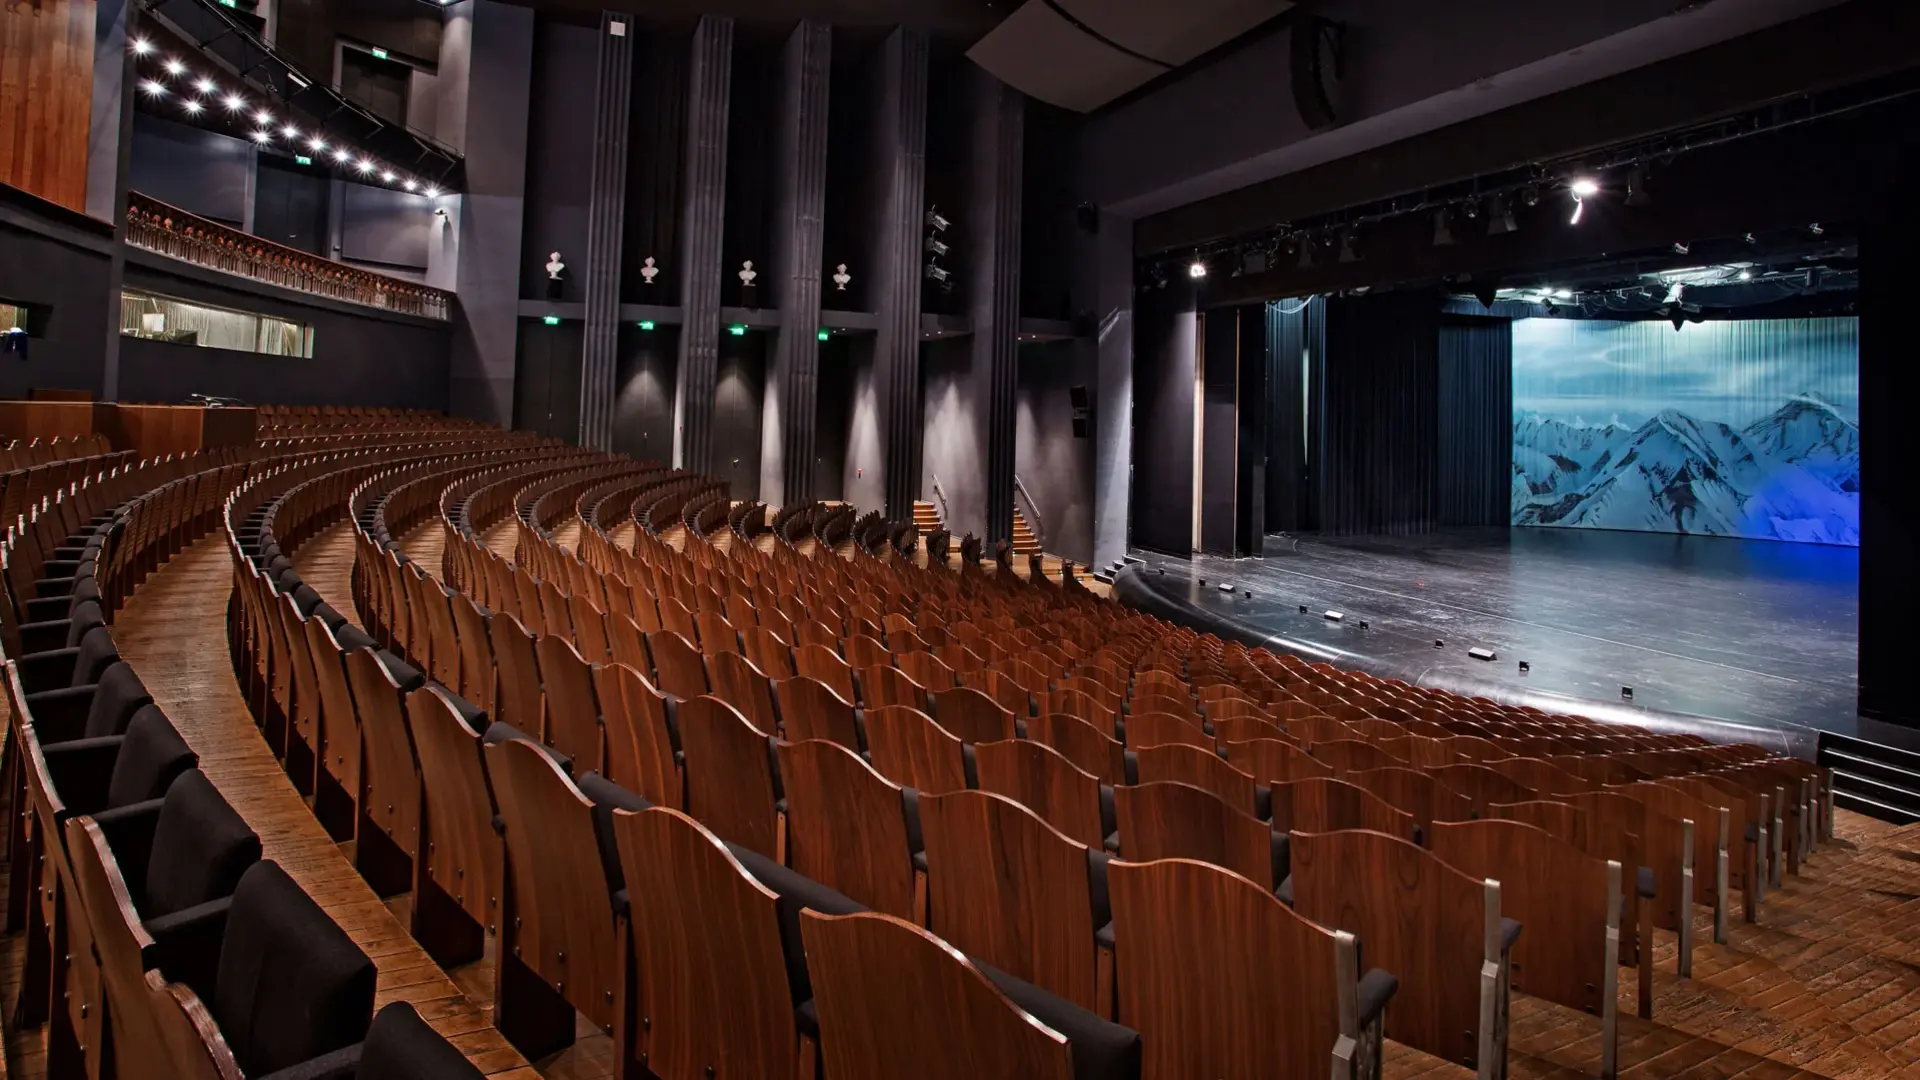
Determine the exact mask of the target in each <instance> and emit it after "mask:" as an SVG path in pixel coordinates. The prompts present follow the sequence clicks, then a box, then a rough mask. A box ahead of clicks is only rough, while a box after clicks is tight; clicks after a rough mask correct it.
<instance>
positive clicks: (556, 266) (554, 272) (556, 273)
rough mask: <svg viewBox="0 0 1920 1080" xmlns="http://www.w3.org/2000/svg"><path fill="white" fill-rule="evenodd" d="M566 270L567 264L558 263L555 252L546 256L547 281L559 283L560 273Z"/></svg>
mask: <svg viewBox="0 0 1920 1080" xmlns="http://www.w3.org/2000/svg"><path fill="white" fill-rule="evenodd" d="M566 268H567V264H566V263H563V262H561V261H560V253H559V252H557V251H556V252H554V253H552V254H551V255H548V256H547V278H548V279H549V280H551V281H559V280H560V274H561V272H562V271H564V270H566Z"/></svg>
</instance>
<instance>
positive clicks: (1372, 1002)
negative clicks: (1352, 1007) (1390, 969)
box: [1355, 968, 1400, 1028]
mask: <svg viewBox="0 0 1920 1080" xmlns="http://www.w3.org/2000/svg"><path fill="white" fill-rule="evenodd" d="M1399 989H1400V980H1399V979H1398V978H1397V977H1395V976H1393V975H1391V974H1389V973H1387V972H1385V971H1381V970H1380V969H1379V968H1369V969H1367V973H1366V974H1365V975H1362V976H1360V987H1359V992H1358V993H1357V994H1356V995H1355V1000H1356V1002H1357V1004H1358V1006H1359V1010H1360V1026H1361V1027H1362V1028H1366V1027H1369V1026H1371V1025H1372V1024H1373V1022H1374V1021H1375V1020H1377V1019H1379V1017H1380V1014H1381V1013H1382V1012H1385V1011H1386V1008H1387V1002H1389V1001H1392V1000H1393V995H1394V993H1395V992H1397V991H1398V990H1399Z"/></svg>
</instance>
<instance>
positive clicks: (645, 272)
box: [640, 255, 660, 285]
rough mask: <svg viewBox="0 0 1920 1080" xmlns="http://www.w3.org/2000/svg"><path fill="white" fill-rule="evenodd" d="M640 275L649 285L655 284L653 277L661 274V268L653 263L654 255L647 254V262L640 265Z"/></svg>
mask: <svg viewBox="0 0 1920 1080" xmlns="http://www.w3.org/2000/svg"><path fill="white" fill-rule="evenodd" d="M640 276H641V278H643V279H644V280H645V282H646V284H648V285H651V284H653V279H654V278H657V277H659V276H660V268H659V267H657V266H655V265H653V256H651V255H649V256H647V258H646V262H645V264H644V265H642V266H641V267H640Z"/></svg>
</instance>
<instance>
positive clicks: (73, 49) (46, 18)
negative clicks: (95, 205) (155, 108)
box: [0, 0, 94, 212]
mask: <svg viewBox="0 0 1920 1080" xmlns="http://www.w3.org/2000/svg"><path fill="white" fill-rule="evenodd" d="M93 25H94V3H93V0H18V2H9V3H7V4H5V5H4V6H0V183H5V184H9V185H11V186H13V187H17V188H20V189H21V190H23V191H28V192H31V193H32V194H35V195H38V196H40V197H41V198H43V199H47V200H49V201H51V202H56V203H59V204H60V205H62V206H65V207H68V208H69V209H72V210H79V211H83V212H84V211H85V210H86V206H87V132H88V128H89V126H90V125H91V124H92V121H93Z"/></svg>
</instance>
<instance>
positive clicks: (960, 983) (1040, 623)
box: [76, 419, 1832, 1080]
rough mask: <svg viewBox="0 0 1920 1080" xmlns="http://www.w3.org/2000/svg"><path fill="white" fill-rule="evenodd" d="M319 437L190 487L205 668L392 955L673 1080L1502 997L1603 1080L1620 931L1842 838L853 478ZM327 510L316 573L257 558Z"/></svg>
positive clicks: (1105, 1055) (1141, 1037)
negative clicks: (979, 532) (971, 539)
mask: <svg viewBox="0 0 1920 1080" xmlns="http://www.w3.org/2000/svg"><path fill="white" fill-rule="evenodd" d="M352 422H353V421H352V420H351V419H346V420H343V421H341V422H340V424H338V425H336V428H334V429H330V430H329V432H328V433H327V434H326V435H324V436H317V438H319V439H321V440H322V441H319V442H316V443H315V444H314V445H315V446H317V447H323V448H324V450H323V451H322V452H319V453H308V454H306V455H304V456H298V457H284V458H276V459H275V463H274V464H273V465H272V466H269V467H261V466H260V465H259V464H258V463H252V464H250V465H249V466H248V467H247V468H246V469H245V470H244V471H242V472H241V473H238V474H231V473H230V474H228V475H227V476H225V477H224V478H222V479H220V480H219V481H217V482H219V483H225V484H226V485H227V489H228V490H229V491H230V492H231V495H230V496H229V497H228V498H227V500H226V503H225V505H224V511H225V525H226V530H227V540H228V547H229V549H230V551H231V553H232V557H233V566H234V582H235V592H234V601H233V604H232V605H231V614H232V619H231V627H230V629H231V637H230V641H231V645H232V648H233V657H234V666H235V671H236V674H237V676H238V677H239V679H240V682H241V685H242V687H243V689H244V690H245V691H246V693H247V697H248V700H249V702H250V704H251V706H252V708H253V711H254V713H255V716H256V718H257V719H258V720H259V722H260V723H261V725H262V729H263V733H264V736H265V738H266V740H267V742H268V744H269V745H271V746H273V747H274V748H275V750H276V752H278V753H279V754H280V755H281V757H282V759H283V761H284V763H285V767H286V768H287V770H288V772H289V774H290V775H291V776H292V777H293V778H294V781H295V784H296V786H297V787H299V788H300V789H301V790H302V791H303V792H307V793H310V794H312V796H313V806H314V811H315V813H316V814H317V815H318V816H319V817H320V819H321V820H322V821H323V822H324V823H326V824H327V825H328V827H329V828H330V829H331V830H332V831H333V832H334V835H335V836H336V837H337V838H339V839H342V840H346V839H352V840H354V841H355V844H354V851H355V857H356V861H357V863H358V865H359V868H360V870H361V872H362V874H363V875H365V876H366V877H367V879H368V880H369V881H370V882H371V883H373V884H374V885H375V887H376V889H378V890H379V891H381V892H383V893H389V894H393V893H409V894H411V901H412V903H411V912H412V926H411V929H412V932H413V933H414V935H415V937H416V938H418V939H419V940H420V942H421V943H422V944H423V945H424V946H425V947H426V948H427V950H428V952H429V953H430V954H431V955H432V956H433V957H434V958H435V959H436V960H437V961H439V962H440V963H441V964H442V965H447V966H451V965H454V964H460V963H465V962H470V961H475V960H479V959H480V958H482V957H483V956H485V955H486V954H487V953H488V952H489V950H488V948H487V942H488V938H489V937H490V936H492V937H496V938H497V947H496V948H494V949H493V950H491V952H492V953H493V955H494V959H493V961H492V963H493V965H494V980H495V984H494V994H495V998H494V1007H495V1013H494V1019H495V1022H496V1026H498V1027H499V1029H500V1030H501V1032H502V1033H503V1034H505V1035H506V1036H507V1037H508V1038H509V1039H510V1040H511V1041H512V1042H513V1043H514V1044H515V1045H516V1046H517V1047H518V1048H520V1049H521V1050H522V1051H523V1052H525V1053H526V1054H527V1055H528V1056H529V1057H539V1056H541V1055H543V1054H545V1053H547V1052H550V1051H552V1050H555V1049H557V1048H559V1047H561V1046H564V1045H566V1044H567V1043H569V1042H571V1041H572V1039H573V1037H574V1017H575V1014H576V1013H578V1014H580V1015H584V1016H586V1017H587V1018H588V1019H589V1020H591V1021H592V1022H593V1023H594V1024H595V1025H597V1026H598V1027H600V1028H601V1029H602V1030H605V1031H606V1032H608V1033H609V1034H610V1035H612V1036H613V1038H614V1040H615V1044H616V1045H615V1054H616V1060H617V1061H618V1062H620V1063H621V1065H620V1067H621V1068H623V1069H625V1068H635V1069H638V1068H644V1069H646V1070H650V1071H651V1072H652V1073H653V1074H655V1075H659V1076H662V1077H673V1078H678V1077H687V1078H689V1080H691V1078H693V1077H701V1076H713V1075H722V1074H726V1075H731V1074H734V1073H740V1074H742V1075H752V1076H817V1075H819V1074H820V1073H821V1072H824V1073H825V1074H826V1075H828V1076H830V1077H835V1078H836V1080H837V1078H840V1077H869V1076H872V1077H879V1076H889V1077H893V1076H898V1075H900V1074H902V1073H904V1072H908V1071H921V1072H925V1073H928V1074H930V1075H934V1076H947V1075H968V1076H976V1075H1009V1076H1011V1075H1021V1076H1027V1075H1046V1076H1076V1077H1134V1076H1154V1077H1159V1076H1176V1075H1177V1076H1187V1075H1250V1074H1252V1073H1255V1072H1257V1073H1258V1074H1260V1075H1269V1074H1271V1073H1273V1072H1276V1071H1278V1072H1281V1073H1282V1074H1288V1075H1291V1074H1293V1073H1296V1072H1302V1071H1305V1070H1308V1069H1314V1070H1322V1069H1326V1068H1328V1067H1329V1064H1330V1063H1331V1067H1332V1068H1333V1070H1334V1072H1335V1074H1336V1075H1346V1076H1361V1075H1377V1074H1378V1072H1379V1069H1380V1063H1381V1060H1382V1052H1383V1043H1382V1039H1383V1037H1384V1038H1391V1039H1393V1040H1395V1041H1397V1042H1401V1043H1405V1044H1407V1045H1409V1046H1412V1047H1414V1048H1416V1049H1420V1050H1424V1051H1427V1052H1429V1053H1432V1054H1435V1055H1437V1056H1440V1057H1442V1058H1445V1059H1447V1060H1450V1061H1454V1062H1458V1063H1462V1064H1466V1065H1469V1066H1472V1067H1474V1068H1476V1069H1477V1070H1478V1071H1479V1072H1480V1073H1481V1074H1482V1075H1486V1076H1494V1075H1501V1074H1503V1073H1504V1070H1505V1061H1506V1053H1507V1052H1506V1046H1505V1041H1506V1030H1507V1017H1508V1011H1509V991H1510V989H1519V990H1521V991H1522V992H1523V993H1526V994H1528V995H1530V996H1533V997H1536V998H1539V999H1542V1000H1545V1001H1551V1002H1555V1003H1558V1004H1561V1005H1565V1006H1569V1007H1571V1008H1574V1009H1578V1010H1582V1011H1585V1012H1589V1013H1592V1014H1594V1015H1596V1016H1598V1017H1599V1018H1600V1020H1599V1023H1600V1024H1601V1031H1600V1033H1599V1035H1600V1037H1599V1038H1598V1040H1597V1043H1598V1045H1599V1048H1600V1049H1599V1051H1598V1054H1597V1059H1596V1060H1595V1061H1594V1062H1593V1065H1594V1067H1595V1068H1596V1069H1597V1071H1599V1072H1601V1073H1603V1074H1610V1073H1611V1072H1612V1071H1613V1070H1614V1068H1615V1065H1616V1057H1615V1054H1616V1051H1615V1042H1616V1032H1615V1024H1616V1020H1615V1013H1616V1004H1615V1003H1616V1001H1617V1000H1618V995H1617V993H1616V992H1615V988H1616V985H1617V980H1618V978H1619V969H1620V967H1622V966H1626V967H1628V968H1629V969H1631V970H1634V971H1636V972H1637V974H1638V977H1639V981H1640V993H1639V1002H1640V1008H1641V1012H1642V1014H1643V1015H1644V1014H1647V1013H1649V1012H1650V1011H1651V1006H1652V998H1651V976H1652V968H1653V955H1654V948H1653V941H1654V938H1653V935H1654V933H1655V929H1656V927H1657V928H1659V929H1662V930H1668V931H1672V932H1674V933H1676V934H1677V935H1678V936H1679V948H1678V950H1677V960H1676V970H1677V973H1678V974H1680V975H1681V976H1685V975H1686V974H1687V973H1688V970H1689V966H1690V957H1691V953H1692V948H1693V946H1692V941H1691V935H1692V933H1693V928H1694V923H1695V918H1694V914H1693V910H1692V906H1693V904H1695V903H1703V904H1707V905H1710V906H1711V907H1712V908H1713V911H1714V915H1715V924H1714V930H1715V934H1716V937H1724V935H1725V932H1726V919H1727V911H1728V906H1729V905H1728V901H1727V897H1728V894H1729V890H1740V891H1742V892H1744V893H1745V896H1746V902H1745V908H1746V913H1747V916H1748V918H1753V917H1754V915H1755V911H1756V908H1757V905H1758V904H1759V902H1760V901H1761V899H1762V897H1763V895H1764V889H1765V888H1766V886H1767V884H1768V883H1769V881H1772V882H1773V883H1778V881H1779V880H1780V875H1782V874H1783V873H1784V874H1791V873H1797V872H1798V870H1799V867H1800V864H1801V861H1802V860H1803V859H1805V858H1807V857H1808V856H1809V855H1810V853H1811V852H1812V851H1813V849H1814V848H1815V847H1816V846H1817V844H1818V843H1819V842H1820V841H1822V840H1823V839H1825V838H1826V837H1827V836H1828V835H1830V832H1831V827H1832V812H1831V803H1830V798H1829V791H1828V786H1827V782H1826V777H1825V776H1824V775H1823V774H1822V773H1821V772H1820V771H1818V770H1815V769H1813V768H1811V767H1810V766H1805V765H1803V764H1801V763H1796V762H1789V761H1782V760H1778V759H1769V758H1767V757H1766V756H1765V755H1764V754H1762V753H1760V752H1759V751H1757V750H1756V749H1755V748H1751V747H1718V746H1708V745H1705V744H1703V743H1701V742H1700V741H1699V740H1697V739H1692V738H1687V737H1680V736H1672V735H1662V734H1657V733H1653V732H1648V731H1642V730H1638V729H1622V728H1617V727H1608V726H1604V725H1598V724H1594V723H1591V722H1588V721H1584V720H1580V719H1578V718H1573V717H1562V716H1549V715H1547V714H1544V713H1541V712H1538V711H1537V710H1517V709H1509V708H1504V707H1501V706H1499V705H1497V704H1495V703H1493V702H1488V701H1480V700H1469V699H1462V698H1458V697H1455V696H1452V695H1447V694H1442V693H1437V692H1433V691H1428V690H1425V689H1422V688H1418V687H1413V686H1409V685H1406V684H1403V683H1394V682H1389V681H1382V680H1378V679H1372V678H1370V677H1367V676H1364V675H1361V674H1358V673H1352V672H1343V671H1339V670H1336V669H1334V668H1331V667H1328V666H1325V665H1314V664H1307V663H1305V662H1302V661H1299V660H1298V659H1296V658H1292V657H1287V656H1281V655H1276V654H1272V653H1270V652H1267V651H1266V650H1257V649H1256V650H1249V649H1246V648H1244V647H1242V646H1239V645H1236V644H1232V643H1223V642H1220V641H1218V640H1215V639H1212V638H1210V637H1208V636H1205V635H1199V634H1195V633H1193V632H1191V631H1189V630H1185V629H1183V628H1179V627H1174V626H1171V625H1168V624H1165V623H1162V622H1159V621H1157V620H1154V619H1151V618H1149V617H1147V616H1144V615H1140V614H1138V613H1133V612H1129V611H1127V610H1125V609H1123V608H1120V607H1118V606H1117V605H1113V604H1111V603H1108V602H1106V601H1104V600H1101V599H1098V598H1096V597H1093V596H1092V595H1090V594H1088V593H1087V592H1086V591H1085V590H1084V589H1080V588H1077V587H1076V586H1077V584H1078V583H1077V582H1076V581H1075V580H1074V579H1073V577H1072V574H1071V572H1068V573H1067V574H1066V575H1064V579H1063V580H1061V581H1058V582H1054V581H1046V580H1041V579H1040V578H1039V575H1037V574H1033V575H1031V576H1030V577H1028V578H1022V577H1020V576H1017V575H1015V574H1013V573H1010V572H1007V570H1008V569H1010V568H1009V567H1007V564H1006V563H1005V562H1004V561H1000V562H999V565H1000V566H1001V567H1003V568H1005V569H1001V570H996V571H993V572H988V571H984V570H982V569H981V568H980V567H979V566H978V565H977V563H976V562H974V561H972V560H970V559H963V560H962V565H961V567H960V569H958V570H954V569H950V568H949V567H948V564H947V561H946V559H945V558H944V550H940V551H939V552H938V553H939V555H940V557H938V558H934V557H931V556H933V555H934V554H935V552H936V549H943V548H944V547H945V543H946V541H947V540H948V539H949V538H946V537H944V536H937V537H931V538H928V539H927V541H926V543H925V545H924V547H923V545H922V543H921V542H920V540H919V538H918V537H917V535H916V534H915V533H914V532H913V531H912V530H911V527H910V526H896V525H894V524H892V523H888V522H886V521H884V520H882V519H880V518H878V517H876V516H875V515H871V514H869V515H865V516H862V515H859V514H857V513H856V512H854V511H853V510H852V508H847V507H840V506H828V505H819V504H813V505H806V506H796V507H786V508H781V509H780V510H779V511H777V512H770V510H769V508H767V507H764V506H761V505H759V504H753V503H735V502H733V501H732V500H731V499H730V498H729V497H728V494H727V491H726V488H725V486H724V485H722V484H719V483H718V482H716V481H713V480H711V479H709V478H706V477H701V476H698V475H693V474H688V473H684V472H679V471H673V470H667V469H662V468H658V467H654V466H649V465H646V464H643V463H636V462H632V461H629V460H626V459H621V458H614V457H610V456H606V455H599V454H595V453H592V452H585V451H580V450H570V449H567V448H563V447H557V446H552V445H547V444H540V443H537V442H534V441H532V440H529V439H524V438H517V437H514V436H510V435H503V434H500V433H489V432H481V431H475V430H473V429H471V428H458V429H446V430H443V431H441V432H440V433H439V434H440V436H441V437H439V438H438V439H435V438H422V437H419V436H414V437H410V438H408V439H407V440H406V442H405V445H404V446H392V445H390V446H386V447H379V446H377V445H374V444H377V443H378V441H379V440H378V439H377V438H370V437H369V435H368V433H367V432H356V431H353V430H352V429H351V427H350V426H348V425H350V424H351V423H352ZM385 422H386V421H382V423H385ZM390 441H391V440H390ZM277 449H278V448H277V447H276V450H277ZM342 519H346V520H349V521H351V523H352V528H353V530H354V533H355V546H354V572H353V584H352V590H351V595H350V596H322V595H321V594H320V593H319V592H318V591H316V590H315V589H314V588H313V586H311V585H309V584H308V583H307V582H305V581H303V580H302V579H301V575H300V573H299V572H298V570H296V569H295V568H294V566H293V556H294V555H295V554H296V553H297V551H298V550H299V549H300V548H301V547H302V546H303V545H304V544H306V543H308V542H310V541H311V540H312V539H313V538H314V537H316V536H318V535H321V533H322V532H323V531H324V530H325V529H326V528H328V527H329V526H330V525H332V524H333V523H335V522H337V521H339V520H342ZM421 529H429V530H438V531H439V532H440V534H441V536H440V539H441V541H442V543H443V554H442V556H441V558H440V559H439V560H438V565H436V566H428V565H423V564H421V563H418V562H415V561H413V560H412V559H410V558H409V557H408V556H407V555H406V554H405V553H404V552H403V550H402V548H403V546H405V545H404V544H403V541H407V540H409V538H412V537H417V536H418V535H419V530H421ZM503 532H504V533H505V535H506V536H507V537H510V539H511V549H512V552H513V554H512V557H511V558H510V559H509V558H504V557H502V556H500V555H499V554H496V549H497V548H499V547H500V546H501V543H500V541H501V539H502V533H503ZM183 535H184V534H183ZM923 551H924V552H925V553H926V554H927V555H928V556H929V558H928V560H927V562H928V565H921V563H920V559H919V556H920V554H921V553H922V552H923ZM973 551H974V555H975V557H976V558H977V555H978V544H977V542H975V544H974V547H973ZM1035 569H1037V567H1036V568H1035ZM349 600H350V601H351V605H350V606H351V608H352V610H351V612H348V611H344V610H340V609H339V608H336V607H335V606H334V605H335V604H339V605H342V606H346V605H347V602H348V601H349ZM329 601H332V603H329ZM362 627H364V630H362ZM76 655H77V654H76ZM1523 926H1530V927H1535V928H1541V927H1544V928H1547V929H1546V932H1534V933H1524V932H1523V931H1522V927H1523ZM1363 952H1364V958H1365V967H1364V969H1363V965H1362V963H1361V959H1362V954H1363ZM1387 972H1392V973H1393V974H1392V975H1389V974H1387ZM109 996H110V997H111V994H109Z"/></svg>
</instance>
